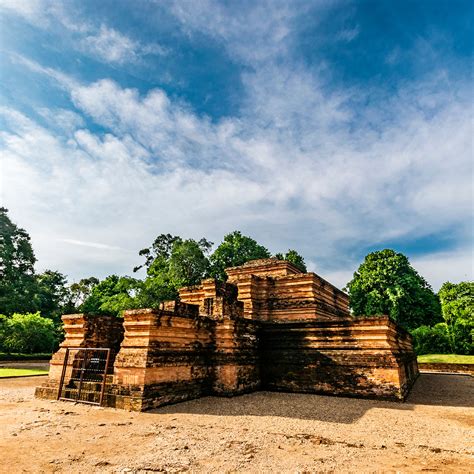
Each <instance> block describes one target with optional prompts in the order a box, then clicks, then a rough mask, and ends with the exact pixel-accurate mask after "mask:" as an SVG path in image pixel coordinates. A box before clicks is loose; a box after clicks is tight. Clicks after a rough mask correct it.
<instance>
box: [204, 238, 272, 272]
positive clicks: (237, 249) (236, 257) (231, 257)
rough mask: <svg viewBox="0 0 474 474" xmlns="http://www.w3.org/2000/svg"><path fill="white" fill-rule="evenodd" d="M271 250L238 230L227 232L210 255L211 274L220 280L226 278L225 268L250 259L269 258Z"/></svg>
mask: <svg viewBox="0 0 474 474" xmlns="http://www.w3.org/2000/svg"><path fill="white" fill-rule="evenodd" d="M270 256H271V254H270V252H269V251H268V250H267V249H266V248H265V247H264V246H263V245H260V244H258V243H257V241H256V240H254V239H252V238H251V237H247V236H245V235H242V233H241V232H239V231H238V230H236V231H234V232H232V233H230V234H227V235H226V236H225V237H224V241H223V242H222V243H221V244H220V245H219V246H218V247H217V248H216V250H215V251H214V253H213V254H212V255H211V256H210V263H211V268H210V275H211V276H212V277H214V278H217V279H218V280H222V281H223V280H225V279H226V278H227V275H226V274H225V269H226V268H228V267H236V266H238V265H243V264H244V263H246V262H248V261H250V260H256V259H259V258H269V257H270Z"/></svg>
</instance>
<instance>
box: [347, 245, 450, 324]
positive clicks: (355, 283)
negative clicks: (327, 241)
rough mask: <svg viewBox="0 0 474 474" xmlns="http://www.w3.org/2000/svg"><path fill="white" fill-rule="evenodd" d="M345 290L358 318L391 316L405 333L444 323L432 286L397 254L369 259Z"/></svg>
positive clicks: (388, 252)
mask: <svg viewBox="0 0 474 474" xmlns="http://www.w3.org/2000/svg"><path fill="white" fill-rule="evenodd" d="M346 289H347V291H348V292H349V298H350V306H351V309H352V311H353V314H354V315H355V316H361V315H377V314H379V315H381V314H388V315H390V316H391V317H392V318H393V319H394V320H395V321H397V322H398V323H399V324H400V325H401V326H403V327H405V328H406V329H414V328H416V327H419V326H421V325H428V326H430V325H433V324H436V323H437V322H439V321H441V311H440V306H439V300H438V298H437V296H436V295H435V294H434V293H433V290H432V289H431V287H430V285H429V284H428V283H427V282H426V280H425V279H424V278H423V277H421V276H420V275H419V274H418V273H417V271H416V270H415V269H414V268H413V267H412V266H411V265H410V262H409V261H408V258H407V257H406V256H405V255H403V254H401V253H397V252H395V251H394V250H390V249H385V250H381V251H379V252H373V253H370V254H369V255H367V256H366V257H365V260H364V262H363V263H362V264H361V265H360V267H359V269H358V270H357V272H355V273H354V277H353V279H352V280H351V281H350V282H349V283H348V284H347V286H346Z"/></svg>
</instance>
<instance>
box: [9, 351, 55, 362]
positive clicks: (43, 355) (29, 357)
mask: <svg viewBox="0 0 474 474" xmlns="http://www.w3.org/2000/svg"><path fill="white" fill-rule="evenodd" d="M49 359H51V354H50V353H49V352H46V353H41V354H20V353H18V352H12V353H10V354H9V353H7V352H0V360H49Z"/></svg>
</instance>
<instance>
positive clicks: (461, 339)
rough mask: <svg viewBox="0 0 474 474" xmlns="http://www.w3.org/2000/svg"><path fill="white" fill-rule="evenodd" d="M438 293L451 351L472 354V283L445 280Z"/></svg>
mask: <svg viewBox="0 0 474 474" xmlns="http://www.w3.org/2000/svg"><path fill="white" fill-rule="evenodd" d="M438 294H439V298H440V301H441V310H442V314H443V319H444V321H445V322H446V327H447V332H448V337H449V343H450V347H451V351H452V352H454V353H456V354H474V283H473V282H467V281H463V282H461V283H458V284H453V283H450V282H446V283H444V284H443V286H442V287H441V289H440V290H439V293H438Z"/></svg>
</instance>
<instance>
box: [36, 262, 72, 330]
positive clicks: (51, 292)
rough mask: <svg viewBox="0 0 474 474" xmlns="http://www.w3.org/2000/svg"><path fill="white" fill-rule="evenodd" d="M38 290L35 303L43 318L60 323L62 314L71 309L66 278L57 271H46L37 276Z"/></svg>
mask: <svg viewBox="0 0 474 474" xmlns="http://www.w3.org/2000/svg"><path fill="white" fill-rule="evenodd" d="M36 282H37V289H36V293H35V295H34V303H35V306H36V308H37V309H38V310H39V311H40V313H41V315H42V316H45V317H48V318H51V319H53V320H55V321H56V322H58V321H59V320H60V318H61V314H62V313H63V312H64V311H65V310H66V311H67V310H68V309H69V306H70V300H71V294H70V289H69V287H68V286H67V280H66V277H65V276H64V275H63V274H62V273H60V272H56V271H52V270H46V271H45V272H44V273H41V274H40V275H37V276H36Z"/></svg>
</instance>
